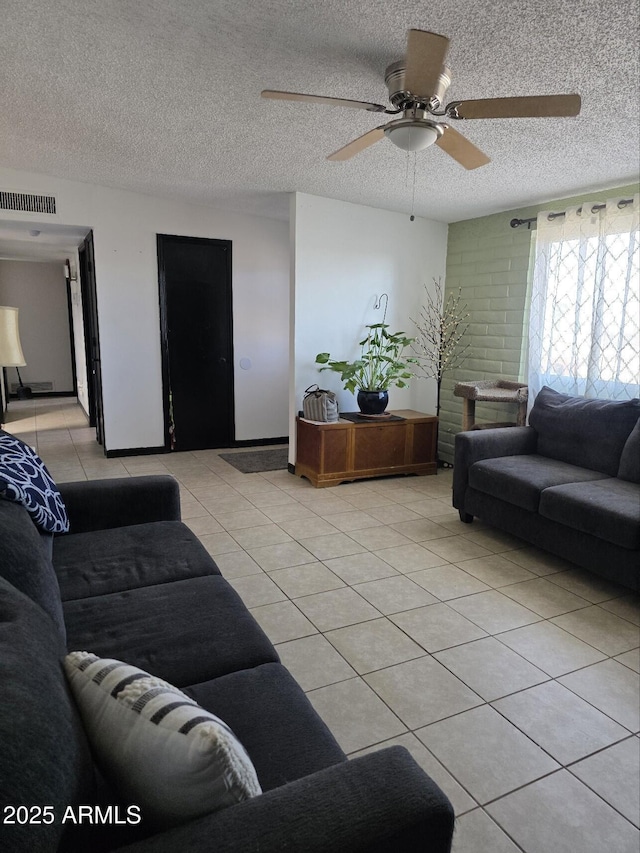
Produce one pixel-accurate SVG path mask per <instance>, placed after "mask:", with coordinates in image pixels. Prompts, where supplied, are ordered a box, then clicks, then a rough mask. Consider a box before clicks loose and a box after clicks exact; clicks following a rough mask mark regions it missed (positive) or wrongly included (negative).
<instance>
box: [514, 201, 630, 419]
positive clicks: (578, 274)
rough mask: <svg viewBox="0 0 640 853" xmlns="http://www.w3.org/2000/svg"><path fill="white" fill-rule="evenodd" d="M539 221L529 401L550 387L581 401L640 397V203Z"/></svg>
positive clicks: (588, 205) (543, 216)
mask: <svg viewBox="0 0 640 853" xmlns="http://www.w3.org/2000/svg"><path fill="white" fill-rule="evenodd" d="M620 202H621V199H617V198H616V199H610V200H608V201H607V203H606V206H605V207H604V208H602V209H601V210H594V209H593V208H594V206H595V204H597V202H584V203H583V204H582V205H581V209H580V208H573V209H570V210H567V212H566V215H565V216H562V217H560V216H558V217H555V218H553V219H550V218H549V214H550V211H544V212H542V213H540V214H539V215H538V222H537V231H536V245H535V264H534V272H533V284H532V291H531V307H530V327H529V401H530V404H531V403H532V402H533V399H534V398H535V396H536V394H537V393H538V391H539V390H540V388H541V387H542V386H543V385H549V386H550V387H551V388H555V389H556V390H557V391H561V392H563V393H565V394H572V395H576V396H581V397H600V398H607V399H611V400H624V399H629V398H632V397H638V396H640V272H639V265H640V233H639V231H638V209H639V206H640V196H638V195H636V196H634V198H633V200H632V202H631V203H630V204H627V205H621V204H620Z"/></svg>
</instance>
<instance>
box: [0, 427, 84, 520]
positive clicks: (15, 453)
mask: <svg viewBox="0 0 640 853" xmlns="http://www.w3.org/2000/svg"><path fill="white" fill-rule="evenodd" d="M0 497H3V498H6V499H7V500H10V501H16V503H20V504H22V506H23V507H24V508H25V509H26V510H27V512H28V513H29V514H30V516H31V518H32V519H33V522H34V524H35V525H36V527H38V528H40V530H44V531H46V532H47V533H66V532H67V531H68V530H69V519H68V518H67V510H66V509H65V506H64V502H63V500H62V495H61V494H60V492H59V491H58V487H57V486H56V484H55V483H54V482H53V480H52V479H51V475H50V474H49V472H48V471H47V469H46V467H45V464H44V462H43V461H42V459H40V457H39V456H38V454H37V453H35V451H34V450H32V449H31V448H30V447H29V446H28V445H27V444H25V443H24V442H23V441H20V439H19V438H16V437H15V436H14V435H10V434H9V433H8V432H5V431H4V430H0Z"/></svg>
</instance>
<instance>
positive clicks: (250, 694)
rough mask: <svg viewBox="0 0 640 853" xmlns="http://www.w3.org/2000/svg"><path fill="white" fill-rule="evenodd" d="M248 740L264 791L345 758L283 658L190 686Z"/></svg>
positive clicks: (200, 700)
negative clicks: (282, 661) (283, 664)
mask: <svg viewBox="0 0 640 853" xmlns="http://www.w3.org/2000/svg"><path fill="white" fill-rule="evenodd" d="M185 693H187V694H188V695H189V696H192V697H193V698H194V699H195V700H196V702H198V704H199V705H202V707H203V708H207V709H208V710H210V711H212V712H213V713H214V714H219V715H220V716H221V717H222V719H223V720H225V722H227V723H228V724H229V725H230V726H231V728H232V729H233V731H234V732H235V733H236V735H237V736H238V738H239V739H240V740H241V741H242V743H243V744H244V746H245V748H246V750H247V752H248V753H249V756H250V758H251V760H252V762H253V764H254V767H255V768H256V772H257V774H258V779H259V780H260V784H261V786H262V789H263V790H264V791H270V790H271V789H273V788H278V787H280V785H285V784H286V783H287V782H291V781H293V780H294V779H301V778H302V777H303V776H307V775H309V774H310V773H315V772H316V771H317V770H321V769H323V768H325V767H330V766H331V765H332V764H338V763H339V762H340V761H344V760H345V754H344V752H343V751H342V750H341V749H340V747H339V746H338V744H337V742H336V739H335V738H334V736H333V735H332V734H331V732H330V731H329V729H328V728H327V726H326V724H325V723H324V722H323V721H322V720H321V719H320V717H319V716H318V714H317V712H316V711H315V709H314V708H313V706H312V705H311V703H310V702H309V700H308V699H307V697H306V696H305V694H304V693H303V691H302V689H301V687H300V686H299V685H298V684H297V683H296V681H294V679H293V678H292V676H291V675H290V674H289V672H288V670H287V669H285V667H284V666H282V665H281V664H278V663H266V664H263V665H262V666H258V667H255V668H253V669H246V670H242V671H241V672H234V673H232V674H230V675H225V676H222V677H221V678H216V679H214V680H213V681H207V682H206V683H204V684H197V685H195V686H193V687H187V688H185Z"/></svg>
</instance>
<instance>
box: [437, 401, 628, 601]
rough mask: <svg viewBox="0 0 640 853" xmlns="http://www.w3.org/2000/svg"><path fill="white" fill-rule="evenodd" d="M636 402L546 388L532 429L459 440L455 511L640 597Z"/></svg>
mask: <svg viewBox="0 0 640 853" xmlns="http://www.w3.org/2000/svg"><path fill="white" fill-rule="evenodd" d="M639 419H640V400H637V399H635V400H627V401H621V402H613V401H608V400H594V399H585V398H582V397H569V396H567V395H564V394H559V393H557V392H556V391H553V390H552V389H551V388H547V387H545V388H543V389H542V390H541V391H540V392H539V394H538V396H537V397H536V400H535V403H534V406H533V408H532V410H531V413H530V416H529V426H526V427H514V428H509V429H487V430H475V431H469V432H462V433H458V435H457V436H456V439H455V457H454V470H453V505H454V506H455V507H456V508H457V509H458V511H459V512H460V518H461V519H462V521H465V522H471V521H472V520H473V517H474V516H477V517H478V518H480V519H482V520H483V521H486V522H488V523H489V524H492V525H495V526H496V527H499V528H501V529H502V530H506V531H508V532H509V533H513V534H514V535H516V536H519V537H520V538H522V539H525V540H527V541H528V542H532V543H533V544H535V545H538V546H539V547H540V548H544V549H545V550H547V551H551V552H552V553H554V554H557V555H558V556H560V557H564V558H565V559H567V560H570V561H571V562H573V563H575V564H577V565H578V566H582V567H583V568H585V569H589V570H590V571H592V572H596V573H597V574H599V575H602V576H603V577H605V578H608V579H610V580H613V581H616V582H618V583H621V584H624V585H625V586H628V587H630V588H632V589H636V590H637V589H639V588H640V420H639Z"/></svg>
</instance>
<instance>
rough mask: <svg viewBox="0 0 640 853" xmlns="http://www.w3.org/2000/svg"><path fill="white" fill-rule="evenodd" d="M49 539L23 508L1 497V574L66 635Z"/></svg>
mask: <svg viewBox="0 0 640 853" xmlns="http://www.w3.org/2000/svg"><path fill="white" fill-rule="evenodd" d="M49 541H50V540H49V537H47V538H46V539H45V538H43V536H42V535H41V534H40V533H39V532H38V529H37V528H36V526H35V525H34V523H33V522H32V520H31V517H30V515H29V514H28V513H27V511H26V510H25V509H24V507H22V506H20V504H17V503H12V502H11V501H3V500H0V576H2V577H4V578H6V580H8V581H9V583H11V584H12V585H13V586H15V587H16V588H17V589H19V590H20V591H21V592H23V593H24V594H25V595H27V596H28V597H29V598H31V599H32V600H33V601H35V602H36V604H38V605H40V607H41V608H42V609H43V610H44V611H45V612H46V613H48V614H49V616H50V617H51V618H52V619H53V621H54V623H55V624H56V626H57V628H58V631H59V633H60V636H61V637H63V638H64V636H65V627H64V617H63V615H62V603H61V601H60V589H59V587H58V581H57V578H56V573H55V572H54V570H53V566H52V565H51V560H50V558H49V555H48V550H47V549H48V544H49Z"/></svg>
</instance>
